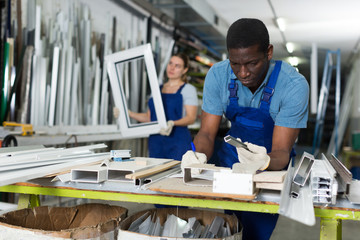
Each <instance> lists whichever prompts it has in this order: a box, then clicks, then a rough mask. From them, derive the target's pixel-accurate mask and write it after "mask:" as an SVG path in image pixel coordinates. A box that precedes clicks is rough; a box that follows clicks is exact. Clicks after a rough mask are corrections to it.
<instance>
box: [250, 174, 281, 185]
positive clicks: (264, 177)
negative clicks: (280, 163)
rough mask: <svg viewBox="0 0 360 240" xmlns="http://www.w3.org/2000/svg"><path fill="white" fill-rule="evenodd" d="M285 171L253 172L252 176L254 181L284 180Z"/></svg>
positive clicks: (273, 181) (276, 181)
mask: <svg viewBox="0 0 360 240" xmlns="http://www.w3.org/2000/svg"><path fill="white" fill-rule="evenodd" d="M286 173H287V171H265V172H261V173H258V174H255V175H254V177H253V180H254V182H272V183H281V182H284V178H285V175H286Z"/></svg>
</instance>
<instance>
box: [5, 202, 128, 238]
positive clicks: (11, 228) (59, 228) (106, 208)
mask: <svg viewBox="0 0 360 240" xmlns="http://www.w3.org/2000/svg"><path fill="white" fill-rule="evenodd" d="M127 211H128V210H127V209H126V208H123V207H119V206H111V205H108V204H98V203H94V204H93V203H91V204H83V205H78V206H75V207H47V206H43V207H35V208H33V209H31V208H25V209H21V210H16V211H12V212H8V213H6V214H4V215H2V216H0V239H7V240H8V239H27V240H28V239H34V240H35V239H36V240H42V239H116V236H117V231H118V228H119V225H120V221H121V220H123V219H125V218H126V216H127Z"/></svg>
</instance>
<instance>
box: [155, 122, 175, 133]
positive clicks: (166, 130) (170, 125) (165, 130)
mask: <svg viewBox="0 0 360 240" xmlns="http://www.w3.org/2000/svg"><path fill="white" fill-rule="evenodd" d="M166 124H167V126H166V127H164V128H161V129H160V132H159V134H160V135H163V136H169V135H170V133H171V131H172V129H173V127H174V121H171V120H169V121H167V123H166Z"/></svg>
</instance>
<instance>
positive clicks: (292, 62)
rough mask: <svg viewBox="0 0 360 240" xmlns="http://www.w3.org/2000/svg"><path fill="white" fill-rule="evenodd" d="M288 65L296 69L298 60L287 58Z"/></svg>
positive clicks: (296, 58)
mask: <svg viewBox="0 0 360 240" xmlns="http://www.w3.org/2000/svg"><path fill="white" fill-rule="evenodd" d="M289 63H290V65H291V66H294V67H296V66H297V65H299V58H298V57H289Z"/></svg>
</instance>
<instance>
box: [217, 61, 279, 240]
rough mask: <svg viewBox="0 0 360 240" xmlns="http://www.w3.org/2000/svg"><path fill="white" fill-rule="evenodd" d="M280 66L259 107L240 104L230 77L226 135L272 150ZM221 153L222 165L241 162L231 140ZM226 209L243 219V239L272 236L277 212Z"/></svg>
mask: <svg viewBox="0 0 360 240" xmlns="http://www.w3.org/2000/svg"><path fill="white" fill-rule="evenodd" d="M280 69H281V61H276V64H275V68H274V70H273V72H272V73H271V75H270V79H269V81H268V83H267V84H266V86H265V88H264V90H263V96H262V98H261V101H260V108H252V107H241V106H239V105H238V97H237V88H238V85H237V83H236V79H231V82H230V83H229V86H228V89H229V92H230V96H229V105H228V107H227V109H226V113H225V116H226V117H227V119H229V121H230V122H231V128H230V130H229V131H228V133H227V135H231V136H233V137H237V138H240V139H241V140H242V141H243V142H250V143H253V144H256V145H259V146H264V147H266V150H267V152H268V153H269V152H271V147H272V135H273V130H274V121H273V119H272V118H271V115H270V113H269V108H270V103H271V97H272V95H273V94H274V88H275V84H276V80H277V78H278V75H279V72H280ZM218 154H219V158H220V163H221V165H222V166H223V167H230V168H231V167H232V165H233V164H234V163H238V162H239V160H238V155H237V152H236V148H235V147H233V146H231V145H230V144H228V143H225V142H223V143H222V147H221V149H220V151H219V152H218ZM226 212H227V213H235V214H236V215H237V216H238V218H239V219H240V221H241V223H242V226H243V239H244V240H248V239H251V240H257V239H269V238H270V236H271V234H272V232H273V230H274V228H275V225H276V222H277V219H278V215H277V214H267V213H256V212H238V211H226Z"/></svg>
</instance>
